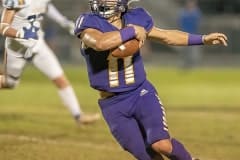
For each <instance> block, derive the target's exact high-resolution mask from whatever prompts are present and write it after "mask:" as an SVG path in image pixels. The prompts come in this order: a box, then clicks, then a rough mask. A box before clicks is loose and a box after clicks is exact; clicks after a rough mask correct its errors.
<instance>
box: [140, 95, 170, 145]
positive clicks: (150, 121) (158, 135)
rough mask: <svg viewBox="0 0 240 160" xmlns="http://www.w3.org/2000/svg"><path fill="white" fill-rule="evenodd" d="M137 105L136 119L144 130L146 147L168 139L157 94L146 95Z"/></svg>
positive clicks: (164, 113)
mask: <svg viewBox="0 0 240 160" xmlns="http://www.w3.org/2000/svg"><path fill="white" fill-rule="evenodd" d="M137 105H138V107H137V110H138V111H137V118H138V120H139V122H140V123H141V125H143V127H144V129H145V133H146V140H147V143H148V145H151V144H153V143H155V142H157V141H159V140H163V139H169V138H170V136H169V133H168V125H167V120H166V112H165V109H164V107H163V105H162V104H161V101H160V98H159V97H158V95H157V93H155V92H149V93H147V94H146V95H144V96H142V97H141V99H140V100H139V102H138V104H137Z"/></svg>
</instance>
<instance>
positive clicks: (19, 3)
mask: <svg viewBox="0 0 240 160" xmlns="http://www.w3.org/2000/svg"><path fill="white" fill-rule="evenodd" d="M49 2H51V0H3V7H5V8H11V9H15V8H16V9H19V11H17V13H16V14H15V16H14V19H13V22H12V27H13V28H15V29H17V30H19V29H21V28H22V27H24V26H27V25H28V24H29V22H30V21H31V22H32V21H39V22H41V20H42V17H43V14H45V13H46V12H47V6H48V3H49Z"/></svg>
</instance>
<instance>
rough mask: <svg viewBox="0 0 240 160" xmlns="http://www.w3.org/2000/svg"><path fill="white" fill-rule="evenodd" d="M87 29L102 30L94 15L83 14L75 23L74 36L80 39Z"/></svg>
mask: <svg viewBox="0 0 240 160" xmlns="http://www.w3.org/2000/svg"><path fill="white" fill-rule="evenodd" d="M87 28H94V29H97V30H100V26H99V24H98V19H97V18H96V17H95V16H94V15H90V14H82V15H80V16H79V17H78V19H77V20H76V22H75V29H74V34H75V35H76V36H78V37H79V35H80V34H81V32H82V31H84V30H85V29H87Z"/></svg>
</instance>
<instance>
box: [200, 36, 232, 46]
mask: <svg viewBox="0 0 240 160" xmlns="http://www.w3.org/2000/svg"><path fill="white" fill-rule="evenodd" d="M227 40H228V38H227V36H226V35H225V34H223V33H210V34H208V35H204V36H203V43H204V44H206V45H217V44H220V45H224V46H227Z"/></svg>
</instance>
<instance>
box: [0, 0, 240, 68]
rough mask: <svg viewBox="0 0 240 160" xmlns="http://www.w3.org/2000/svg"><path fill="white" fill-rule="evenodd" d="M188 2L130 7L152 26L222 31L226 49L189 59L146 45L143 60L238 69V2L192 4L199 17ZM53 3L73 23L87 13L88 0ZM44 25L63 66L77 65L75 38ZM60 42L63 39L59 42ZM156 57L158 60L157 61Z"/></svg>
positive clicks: (152, 0)
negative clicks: (152, 22)
mask: <svg viewBox="0 0 240 160" xmlns="http://www.w3.org/2000/svg"><path fill="white" fill-rule="evenodd" d="M189 1H191V0H189ZM189 1H186V0H161V1H157V0H148V1H144V0H142V1H141V2H135V3H134V4H133V5H136V6H138V5H139V6H143V7H145V8H146V9H147V10H148V11H149V13H150V14H151V15H152V17H153V19H154V20H155V25H157V26H159V27H160V28H162V29H179V30H186V31H188V32H194V33H199V34H200V33H201V34H206V33H209V32H223V33H225V34H226V35H227V36H228V37H229V46H228V47H219V46H216V47H206V46H204V47H198V50H197V51H193V52H194V53H195V55H193V54H192V57H191V55H189V54H186V55H187V56H186V55H184V53H187V52H188V51H187V50H185V49H184V47H169V46H163V45H159V44H155V43H149V44H147V45H146V46H145V48H144V49H143V53H144V55H147V56H145V59H146V61H147V62H152V63H154V62H155V60H156V63H157V64H158V65H162V66H177V67H190V68H191V67H195V66H197V67H204V66H213V67H224V66H226V67H239V65H240V63H239V61H240V45H239V37H240V20H239V14H240V0H228V1H225V0H210V1H209V0H198V1H195V2H196V4H195V5H196V6H195V7H196V8H197V9H198V12H199V13H197V14H199V15H196V12H195V11H194V10H195V9H194V7H193V9H190V10H193V11H187V10H189V9H187V8H188V7H187V5H188V4H187V3H191V2H189ZM193 1H194V0H193ZM53 2H54V4H55V5H56V6H57V8H58V9H59V10H60V11H61V12H62V13H63V14H64V15H66V16H67V17H68V18H69V19H71V20H76V19H77V17H78V16H79V14H80V13H82V12H84V11H88V2H87V0H81V1H80V0H53ZM183 12H184V13H183ZM184 16H185V17H184ZM184 18H185V20H184ZM188 21H190V23H188ZM191 22H192V23H194V24H192V23H191ZM44 24H45V25H44V27H45V29H46V39H47V41H48V42H49V44H50V46H51V47H52V48H53V50H55V51H56V53H57V55H58V57H59V58H60V60H61V61H62V62H64V63H70V64H76V63H77V64H79V62H81V61H82V58H81V56H80V54H79V49H78V41H77V39H76V38H75V37H71V36H69V35H68V32H67V31H65V30H64V29H62V28H61V27H59V26H58V25H57V24H55V23H54V22H53V21H51V20H48V19H47V20H46V21H45V23H44ZM46 24H47V25H46ZM186 25H190V28H186V27H185V28H184V26H186ZM188 29H190V30H188ZM59 39H64V40H62V41H59ZM1 41H2V37H1ZM66 42H69V43H66ZM2 44H3V43H1V45H2ZM1 48H3V47H1ZM197 52H198V53H197ZM1 53H3V52H1ZM156 56H157V57H159V58H156ZM1 57H2V56H1ZM188 65H189V66H188Z"/></svg>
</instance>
